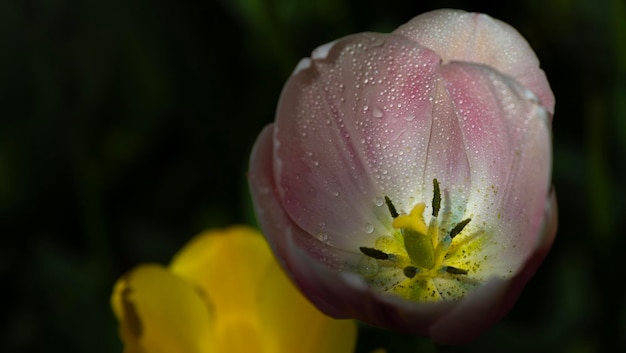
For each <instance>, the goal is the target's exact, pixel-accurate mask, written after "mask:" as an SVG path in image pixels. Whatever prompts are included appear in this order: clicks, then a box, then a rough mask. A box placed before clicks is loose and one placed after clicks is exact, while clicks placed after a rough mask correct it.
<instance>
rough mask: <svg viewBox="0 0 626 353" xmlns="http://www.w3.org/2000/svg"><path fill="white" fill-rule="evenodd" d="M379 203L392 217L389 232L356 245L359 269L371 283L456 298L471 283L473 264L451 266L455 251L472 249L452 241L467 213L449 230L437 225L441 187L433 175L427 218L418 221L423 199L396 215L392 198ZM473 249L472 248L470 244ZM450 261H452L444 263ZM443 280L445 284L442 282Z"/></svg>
mask: <svg viewBox="0 0 626 353" xmlns="http://www.w3.org/2000/svg"><path fill="white" fill-rule="evenodd" d="M385 203H386V204H387V207H388V209H389V213H390V214H391V216H392V218H393V222H392V224H391V225H392V228H393V230H392V234H391V235H390V236H382V237H379V238H378V239H377V240H376V243H375V245H374V247H360V250H361V252H362V253H363V254H364V255H365V256H364V258H363V259H362V261H361V263H360V266H359V270H360V272H361V274H362V275H363V276H364V277H365V278H366V279H367V281H368V282H369V283H370V285H371V286H373V287H379V288H382V289H383V290H385V291H387V292H392V293H395V294H398V295H400V296H402V297H405V298H407V299H411V300H418V301H437V300H446V299H451V300H454V299H460V298H461V297H463V295H464V294H465V292H466V291H467V289H469V288H470V287H473V286H474V285H475V284H476V283H475V280H472V279H471V278H470V276H468V274H471V273H470V271H471V270H472V269H475V268H476V266H475V264H474V265H473V264H472V263H471V262H470V261H466V262H465V264H466V266H467V267H462V266H458V265H456V264H457V263H458V262H459V261H455V260H452V261H451V259H452V258H457V257H458V256H453V255H456V254H457V253H459V252H461V253H463V254H464V255H463V256H464V257H467V254H466V251H471V250H475V249H460V248H461V247H462V245H463V244H454V243H455V241H454V240H455V238H456V237H457V236H458V235H459V234H462V232H463V231H464V229H465V227H466V226H467V225H468V224H469V223H470V221H471V218H465V219H463V220H462V221H460V222H458V223H457V224H456V225H454V226H453V227H452V228H451V229H443V228H442V227H441V222H440V219H439V218H440V215H439V213H440V212H439V211H440V209H441V191H440V189H439V182H438V181H437V179H434V180H433V199H432V217H430V220H429V223H428V225H427V224H426V222H425V221H424V210H425V208H426V204H424V203H418V204H416V205H415V206H414V207H413V209H412V210H411V212H410V213H409V214H402V215H400V214H398V212H397V211H396V208H395V206H394V205H393V203H392V201H391V200H390V199H389V198H388V197H385ZM470 248H474V247H470ZM450 262H453V263H454V264H455V265H456V266H453V265H452V264H450ZM446 282H447V283H446Z"/></svg>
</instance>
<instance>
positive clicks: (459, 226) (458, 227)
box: [450, 218, 472, 239]
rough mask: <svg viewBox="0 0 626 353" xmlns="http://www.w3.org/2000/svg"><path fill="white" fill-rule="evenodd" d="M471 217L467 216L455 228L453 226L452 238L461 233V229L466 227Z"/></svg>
mask: <svg viewBox="0 0 626 353" xmlns="http://www.w3.org/2000/svg"><path fill="white" fill-rule="evenodd" d="M471 220H472V219H471V218H466V219H464V220H462V221H461V222H459V223H458V224H457V225H455V226H454V228H452V230H451V231H450V238H452V239H454V237H456V236H457V235H459V233H461V231H462V230H463V228H465V226H466V225H467V224H468V223H469V222H470V221H471Z"/></svg>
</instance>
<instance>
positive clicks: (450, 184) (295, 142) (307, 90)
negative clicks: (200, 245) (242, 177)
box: [249, 10, 556, 343]
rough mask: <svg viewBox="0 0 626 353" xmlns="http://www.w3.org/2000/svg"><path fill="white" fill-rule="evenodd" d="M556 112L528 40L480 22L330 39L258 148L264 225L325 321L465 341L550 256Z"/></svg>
mask: <svg viewBox="0 0 626 353" xmlns="http://www.w3.org/2000/svg"><path fill="white" fill-rule="evenodd" d="M553 111H554V96H553V95H552V92H551V90H550V86H549V84H548V82H547V80H546V76H545V74H544V72H543V71H542V70H541V69H540V68H539V62H538V60H537V57H536V56H535V54H534V52H533V51H532V49H531V48H530V46H529V44H528V43H527V42H526V41H525V40H524V38H523V37H522V36H521V35H520V34H519V33H518V32H516V31H515V30H514V29H513V28H512V27H510V26H509V25H507V24H505V23H503V22H500V21H498V20H495V19H493V18H490V17H489V16H487V15H484V14H475V13H466V12H463V11H455V10H439V11H434V12H429V13H426V14H423V15H420V16H417V17H415V18H414V19H412V20H411V21H409V22H408V23H406V24H405V25H403V26H401V27H399V28H398V29H397V30H395V31H394V32H392V33H391V34H380V33H360V34H355V35H351V36H347V37H344V38H341V39H338V40H336V41H334V42H331V43H328V44H326V45H323V46H321V47H319V48H317V49H315V50H314V51H313V52H312V55H311V57H310V58H305V59H303V60H302V61H300V63H299V64H298V65H297V67H296V68H295V71H294V72H293V74H292V76H291V77H290V78H289V80H288V81H287V83H286V85H285V87H284V89H283V92H282V95H281V97H280V101H279V104H278V108H277V113H276V120H275V122H274V123H273V124H270V125H269V126H267V127H266V128H265V129H264V130H263V131H262V132H261V134H260V136H259V138H258V140H257V142H256V144H255V147H254V149H253V152H252V156H251V162H250V171H249V182H250V187H251V192H252V196H253V200H254V203H255V209H256V212H257V216H258V219H259V222H260V224H261V227H262V229H263V231H264V234H265V235H266V237H267V238H268V240H269V242H270V244H271V246H272V248H273V250H274V252H275V254H276V255H277V257H278V258H279V260H280V261H281V264H282V265H283V266H284V268H285V270H286V271H287V272H288V273H289V275H290V276H291V278H292V279H293V281H294V282H295V283H296V284H297V285H298V286H299V287H300V289H301V290H302V291H303V293H304V294H305V295H306V296H307V297H308V298H309V299H310V300H311V301H312V302H313V303H314V304H315V305H316V306H317V307H318V308H320V309H321V310H322V311H324V312H325V313H327V314H329V315H331V316H333V317H337V318H357V319H360V320H363V321H365V322H367V323H370V324H373V325H377V326H382V327H387V328H391V329H394V330H399V331H403V332H409V333H414V334H419V335H426V336H429V337H431V338H432V339H433V340H435V341H437V342H440V343H463V342H467V341H469V340H472V339H474V338H475V337H476V336H477V335H479V334H480V333H481V332H483V331H484V330H485V329H486V328H488V327H489V326H490V325H492V324H493V323H494V322H496V321H497V320H499V319H500V318H502V317H503V316H504V315H505V314H506V313H507V312H508V311H509V310H510V308H511V307H512V305H513V303H514V302H515V301H516V299H517V297H518V296H519V294H520V292H521V290H522V288H523V287H524V286H525V284H526V282H527V281H528V279H529V278H530V277H531V276H532V274H533V273H534V272H535V270H536V269H537V267H538V266H539V264H540V263H541V261H542V260H543V258H544V257H545V255H546V254H547V252H548V250H549V248H550V246H551V244H552V241H553V238H554V235H555V232H556V202H555V197H554V193H553V191H552V189H551V182H550V179H551V120H552V114H553Z"/></svg>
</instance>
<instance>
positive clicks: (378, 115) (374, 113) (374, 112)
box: [372, 108, 383, 118]
mask: <svg viewBox="0 0 626 353" xmlns="http://www.w3.org/2000/svg"><path fill="white" fill-rule="evenodd" d="M372 116H374V118H382V117H383V111H382V110H380V109H378V108H374V109H373V110H372Z"/></svg>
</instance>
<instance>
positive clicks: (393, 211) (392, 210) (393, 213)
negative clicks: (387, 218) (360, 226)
mask: <svg viewBox="0 0 626 353" xmlns="http://www.w3.org/2000/svg"><path fill="white" fill-rule="evenodd" d="M385 203H386V204H387V208H389V213H391V217H393V218H396V217H398V211H396V207H395V206H394V205H393V203H391V200H390V199H389V197H387V196H385Z"/></svg>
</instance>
